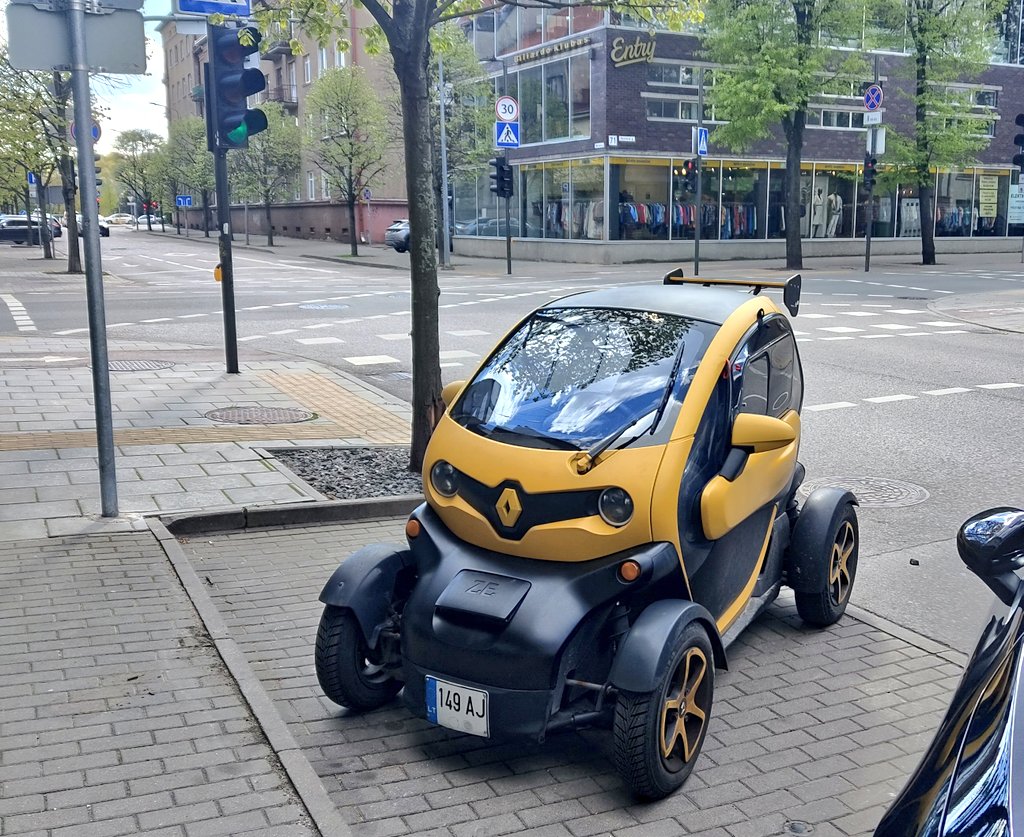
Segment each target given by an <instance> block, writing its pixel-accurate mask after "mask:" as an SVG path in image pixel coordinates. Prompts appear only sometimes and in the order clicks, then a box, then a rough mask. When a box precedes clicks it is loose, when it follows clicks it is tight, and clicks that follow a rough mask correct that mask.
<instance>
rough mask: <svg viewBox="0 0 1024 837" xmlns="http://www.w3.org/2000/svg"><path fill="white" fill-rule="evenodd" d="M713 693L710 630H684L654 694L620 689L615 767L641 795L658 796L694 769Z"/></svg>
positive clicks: (692, 628) (677, 785) (713, 680)
mask: <svg viewBox="0 0 1024 837" xmlns="http://www.w3.org/2000/svg"><path fill="white" fill-rule="evenodd" d="M714 693H715V666H714V654H713V652H712V650H711V642H710V640H709V639H708V635H707V631H705V630H704V628H702V627H701V626H700V625H696V624H692V625H690V626H689V627H687V629H686V630H685V631H684V632H683V635H682V637H681V638H680V640H679V645H678V646H677V648H676V650H675V652H674V653H673V655H672V659H671V660H670V662H669V665H668V667H667V668H666V670H665V674H664V676H663V677H662V679H661V682H660V683H658V685H657V686H656V687H655V689H654V690H653V691H650V692H620V693H619V697H618V701H617V702H616V704H615V728H614V736H615V766H616V768H617V769H618V771H619V773H620V774H621V776H622V778H623V779H624V780H625V782H626V784H628V785H629V786H630V788H632V790H633V791H634V792H635V793H636V794H638V795H639V796H643V797H646V798H649V799H660V798H662V797H665V796H668V795H669V794H670V793H672V792H673V791H675V790H676V789H678V788H679V787H680V786H681V785H682V784H683V782H685V781H686V778H687V777H688V776H689V775H690V773H691V772H693V767H694V764H696V762H697V756H698V755H700V751H701V747H703V746H704V738H705V736H706V735H707V729H708V721H709V720H710V719H711V703H712V700H713V699H714Z"/></svg>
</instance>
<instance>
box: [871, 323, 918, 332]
mask: <svg viewBox="0 0 1024 837" xmlns="http://www.w3.org/2000/svg"><path fill="white" fill-rule="evenodd" d="M871 327H872V328H884V329H886V330H887V331H910V330H911V329H912V328H913V326H908V325H900V324H899V323H871Z"/></svg>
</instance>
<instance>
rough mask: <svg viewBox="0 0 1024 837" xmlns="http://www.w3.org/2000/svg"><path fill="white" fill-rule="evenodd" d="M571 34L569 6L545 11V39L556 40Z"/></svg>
mask: <svg viewBox="0 0 1024 837" xmlns="http://www.w3.org/2000/svg"><path fill="white" fill-rule="evenodd" d="M568 34H569V7H568V6H565V7H562V8H555V9H548V10H547V11H546V12H545V13H544V40H545V41H554V40H557V39H558V38H564V37H565V36H566V35H568Z"/></svg>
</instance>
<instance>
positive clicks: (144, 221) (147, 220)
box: [135, 215, 160, 227]
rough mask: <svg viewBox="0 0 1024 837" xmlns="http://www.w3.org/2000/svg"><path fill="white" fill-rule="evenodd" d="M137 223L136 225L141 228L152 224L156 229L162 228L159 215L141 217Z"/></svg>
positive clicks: (137, 219)
mask: <svg viewBox="0 0 1024 837" xmlns="http://www.w3.org/2000/svg"><path fill="white" fill-rule="evenodd" d="M135 221H136V223H138V225H139V226H140V227H147V226H149V225H150V224H152V225H153V226H154V227H158V226H160V216H159V215H140V216H139V217H138V218H136V219H135Z"/></svg>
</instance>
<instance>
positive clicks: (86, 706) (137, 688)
mask: <svg viewBox="0 0 1024 837" xmlns="http://www.w3.org/2000/svg"><path fill="white" fill-rule="evenodd" d="M0 590H2V591H3V593H2V594H0V673H2V677H0V740H2V741H3V750H2V752H0V834H3V835H5V837H8V835H21V837H101V835H102V836H103V837H115V836H116V835H122V834H146V835H148V837H213V836H214V835H238V837H242V835H251V837H257V835H263V837H316V835H318V834H319V832H318V831H317V830H316V829H315V828H314V827H313V826H312V825H311V823H310V821H309V819H308V817H307V815H306V812H305V809H304V808H303V806H302V804H301V803H300V802H299V801H298V800H297V798H296V796H295V793H294V791H293V789H292V786H291V784H290V783H289V780H288V778H287V776H286V775H285V773H284V771H283V770H282V768H281V765H280V764H279V763H278V761H277V759H276V757H275V756H274V753H273V752H272V750H271V748H270V747H269V746H268V744H267V741H266V739H265V738H264V736H263V733H262V731H261V729H260V728H259V726H258V725H257V724H256V723H255V721H254V718H253V716H252V713H251V712H250V711H249V708H248V706H247V705H246V703H245V702H244V701H243V699H242V697H241V695H240V694H239V692H238V689H237V686H236V685H235V681H234V680H233V679H232V678H231V677H230V675H229V674H228V672H227V670H226V669H225V667H224V664H223V662H222V661H221V659H220V657H219V656H218V655H217V652H216V651H215V650H214V648H213V645H212V643H211V642H210V639H209V637H208V636H207V634H206V632H205V630H204V629H203V626H202V624H201V622H200V621H199V618H198V617H197V615H196V613H195V611H194V610H193V609H192V606H191V605H190V603H189V600H188V598H187V597H186V596H185V593H184V592H183V590H182V589H181V587H180V586H179V584H178V579H177V578H176V577H175V575H174V573H173V572H172V570H171V567H170V565H169V564H168V563H167V559H166V557H165V555H164V553H163V551H162V550H161V548H160V546H159V545H158V543H157V542H156V540H155V539H154V538H153V537H152V535H150V534H149V533H148V532H147V533H145V534H120V535H107V536H101V535H94V536H91V537H88V538H83V537H78V538H76V537H66V538H51V539H47V540H37V541H20V542H5V543H0Z"/></svg>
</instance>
